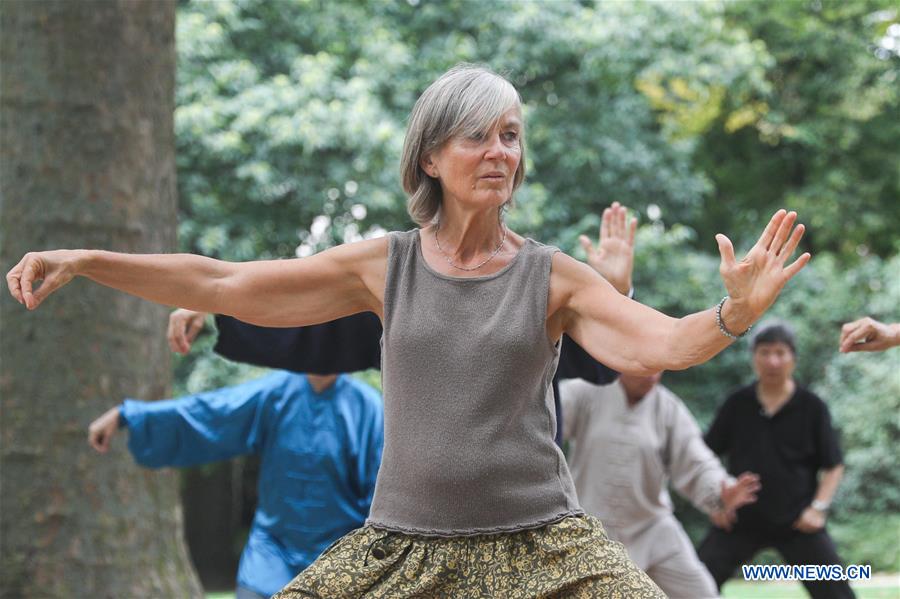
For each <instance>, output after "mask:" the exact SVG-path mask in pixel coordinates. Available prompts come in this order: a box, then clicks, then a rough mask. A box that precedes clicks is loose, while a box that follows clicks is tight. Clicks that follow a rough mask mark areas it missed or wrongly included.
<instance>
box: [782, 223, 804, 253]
mask: <svg viewBox="0 0 900 599" xmlns="http://www.w3.org/2000/svg"><path fill="white" fill-rule="evenodd" d="M785 220H787V219H785ZM805 231H806V227H805V226H803V225H797V226H796V227H795V228H794V231H793V233H791V237H790V239H788V241H787V243H786V244H784V245H783V246H782V247H781V249H780V250H779V251H778V252H777V255H778V257H779V258H781V260H782V262H784V261H785V260H787V259H788V258H790V257H791V254H793V253H794V250H796V249H797V245H798V244H799V243H800V240H801V239H802V238H803V233H804V232H805ZM776 247H778V246H776Z"/></svg>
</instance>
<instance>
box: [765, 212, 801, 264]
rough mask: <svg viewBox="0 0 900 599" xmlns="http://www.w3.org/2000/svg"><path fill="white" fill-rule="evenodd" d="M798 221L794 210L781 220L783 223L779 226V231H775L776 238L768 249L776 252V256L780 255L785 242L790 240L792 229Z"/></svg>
mask: <svg viewBox="0 0 900 599" xmlns="http://www.w3.org/2000/svg"><path fill="white" fill-rule="evenodd" d="M796 220H797V213H796V212H794V211H793V210H792V211H791V212H788V213H787V214H785V215H784V218H782V219H781V222H780V223H779V224H778V229H776V230H775V237H774V238H773V239H772V243H771V244H769V246H768V247H767V248H766V249H770V250H772V251H774V252H775V254H776V255H777V254H779V253H780V252H779V250H780V249H781V247H782V246H783V245H784V242H785V240H786V239H787V238H788V235H789V234H790V232H791V228H792V227H793V226H794V222H795V221H796Z"/></svg>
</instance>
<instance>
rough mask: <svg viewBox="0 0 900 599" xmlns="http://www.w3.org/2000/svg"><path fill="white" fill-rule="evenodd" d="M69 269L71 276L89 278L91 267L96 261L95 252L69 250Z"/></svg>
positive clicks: (96, 252)
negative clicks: (70, 256) (70, 255)
mask: <svg viewBox="0 0 900 599" xmlns="http://www.w3.org/2000/svg"><path fill="white" fill-rule="evenodd" d="M71 251H72V258H71V260H70V268H71V272H72V275H73V276H82V277H88V278H90V276H91V267H92V266H93V265H94V264H95V263H96V261H97V254H98V253H99V252H98V251H97V250H71Z"/></svg>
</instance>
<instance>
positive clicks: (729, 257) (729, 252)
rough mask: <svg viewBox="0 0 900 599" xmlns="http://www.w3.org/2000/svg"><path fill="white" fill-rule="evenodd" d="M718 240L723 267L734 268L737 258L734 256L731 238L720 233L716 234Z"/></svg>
mask: <svg viewBox="0 0 900 599" xmlns="http://www.w3.org/2000/svg"><path fill="white" fill-rule="evenodd" d="M716 242H717V243H718V244H719V255H720V256H721V257H722V264H721V268H726V269H730V268H733V267H734V265H735V264H736V263H737V260H736V259H735V257H734V246H733V245H732V244H731V240H730V239H728V238H727V237H725V236H724V235H722V234H721V233H719V234H718V235H716Z"/></svg>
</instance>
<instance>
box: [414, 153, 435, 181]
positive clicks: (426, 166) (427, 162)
mask: <svg viewBox="0 0 900 599" xmlns="http://www.w3.org/2000/svg"><path fill="white" fill-rule="evenodd" d="M419 166H420V167H421V168H422V170H423V171H425V174H426V175H428V176H429V177H431V178H432V179H437V178H438V176H439V173H438V169H437V165H436V164H435V163H434V160H432V158H431V154H430V153H429V154H423V155H422V157H421V158H419Z"/></svg>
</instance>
